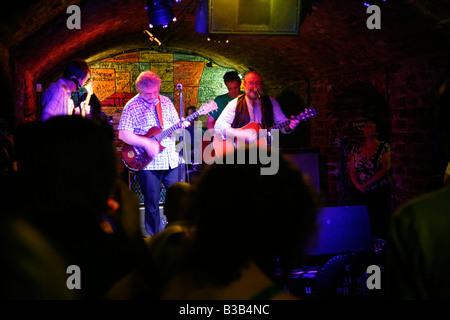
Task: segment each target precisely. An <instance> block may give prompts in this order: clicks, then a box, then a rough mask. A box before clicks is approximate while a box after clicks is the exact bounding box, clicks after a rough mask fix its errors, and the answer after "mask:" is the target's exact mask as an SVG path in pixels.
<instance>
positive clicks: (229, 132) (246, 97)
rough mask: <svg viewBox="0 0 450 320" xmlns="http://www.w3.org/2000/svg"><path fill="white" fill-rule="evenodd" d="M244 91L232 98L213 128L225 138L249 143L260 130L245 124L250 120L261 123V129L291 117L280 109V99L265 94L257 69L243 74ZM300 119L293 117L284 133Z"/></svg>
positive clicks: (283, 130)
mask: <svg viewBox="0 0 450 320" xmlns="http://www.w3.org/2000/svg"><path fill="white" fill-rule="evenodd" d="M243 86H244V89H245V93H244V94H241V95H239V96H238V97H237V98H235V99H234V100H232V101H230V102H229V103H228V105H227V106H226V107H225V109H224V110H223V111H222V113H221V115H220V116H219V118H218V119H217V121H216V124H215V126H214V130H215V131H216V133H217V134H218V135H219V136H220V135H221V136H222V138H226V139H228V140H230V137H232V139H234V138H236V139H237V140H238V141H245V142H247V143H252V142H255V141H256V140H257V139H258V132H256V131H255V130H252V129H246V128H243V127H244V126H246V125H247V124H249V123H251V122H255V123H258V124H260V125H261V127H262V129H268V128H270V127H272V126H274V125H276V124H279V123H282V122H285V121H287V120H289V119H288V118H287V117H286V116H285V115H284V113H283V111H282V110H281V107H280V105H279V104H278V102H277V101H276V100H275V99H274V98H272V97H269V96H267V95H264V94H263V91H262V86H263V81H262V78H261V75H260V74H259V73H257V72H255V71H252V72H249V73H248V74H247V75H246V76H245V77H244V84H243ZM298 124H299V120H296V119H292V120H290V123H289V125H287V126H285V127H284V128H282V129H281V131H282V132H283V133H289V132H292V131H293V130H294V129H295V128H296V127H297V125H298Z"/></svg>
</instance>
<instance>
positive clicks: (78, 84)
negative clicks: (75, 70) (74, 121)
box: [71, 78, 81, 116]
mask: <svg viewBox="0 0 450 320" xmlns="http://www.w3.org/2000/svg"><path fill="white" fill-rule="evenodd" d="M71 80H72V81H73V83H75V86H76V89H77V91H76V93H77V104H76V105H75V106H74V108H73V110H72V115H73V116H74V115H75V109H76V108H79V109H80V115H81V97H80V87H81V86H80V83H79V82H78V80H77V79H75V78H72V79H71Z"/></svg>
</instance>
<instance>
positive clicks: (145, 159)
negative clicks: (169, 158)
mask: <svg viewBox="0 0 450 320" xmlns="http://www.w3.org/2000/svg"><path fill="white" fill-rule="evenodd" d="M161 132H162V131H161V129H160V128H159V127H152V128H150V130H148V131H147V133H146V134H145V135H143V136H145V137H147V138H149V139H152V137H153V136H155V135H157V134H159V133H161ZM157 142H158V143H159V152H161V151H162V150H164V149H165V147H163V146H162V145H161V143H160V142H159V141H157ZM122 159H123V162H124V163H125V165H126V166H127V168H128V169H130V170H133V171H137V170H142V169H144V168H145V167H146V166H147V165H148V164H149V163H150V162H151V161H152V160H153V158H152V157H150V156H149V155H147V153H146V152H145V150H144V149H143V148H141V147H137V146H131V145H129V144H126V143H124V144H123V147H122Z"/></svg>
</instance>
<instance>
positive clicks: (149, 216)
mask: <svg viewBox="0 0 450 320" xmlns="http://www.w3.org/2000/svg"><path fill="white" fill-rule="evenodd" d="M138 177H139V184H140V186H141V190H142V193H143V195H144V206H145V229H146V230H147V232H148V233H149V235H155V234H157V233H158V232H160V231H162V230H161V216H160V213H159V199H160V195H161V184H164V187H166V190H167V188H169V186H170V185H171V184H173V183H175V182H178V180H179V179H178V168H173V169H169V170H140V171H139V172H138Z"/></svg>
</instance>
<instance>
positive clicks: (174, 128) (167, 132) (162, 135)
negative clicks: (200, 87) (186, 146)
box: [153, 111, 200, 141]
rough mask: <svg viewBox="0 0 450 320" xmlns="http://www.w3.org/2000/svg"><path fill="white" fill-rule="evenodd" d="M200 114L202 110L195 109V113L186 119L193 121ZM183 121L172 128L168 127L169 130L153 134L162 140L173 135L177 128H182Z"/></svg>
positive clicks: (158, 139)
mask: <svg viewBox="0 0 450 320" xmlns="http://www.w3.org/2000/svg"><path fill="white" fill-rule="evenodd" d="M199 115H200V112H198V111H195V112H194V113H193V114H191V115H190V116H188V117H187V118H185V119H184V121H192V120H194V119H195V118H197V117H198V116H199ZM181 125H182V122H181V121H180V122H177V123H176V124H174V125H173V126H171V127H170V128H168V129H167V130H164V131H162V132H160V133H158V134H156V135H154V136H153V138H154V139H155V140H157V141H161V140H162V139H164V138H166V137H168V136H169V135H171V134H172V133H173V132H174V131H175V130H178V129H180V128H181Z"/></svg>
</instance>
